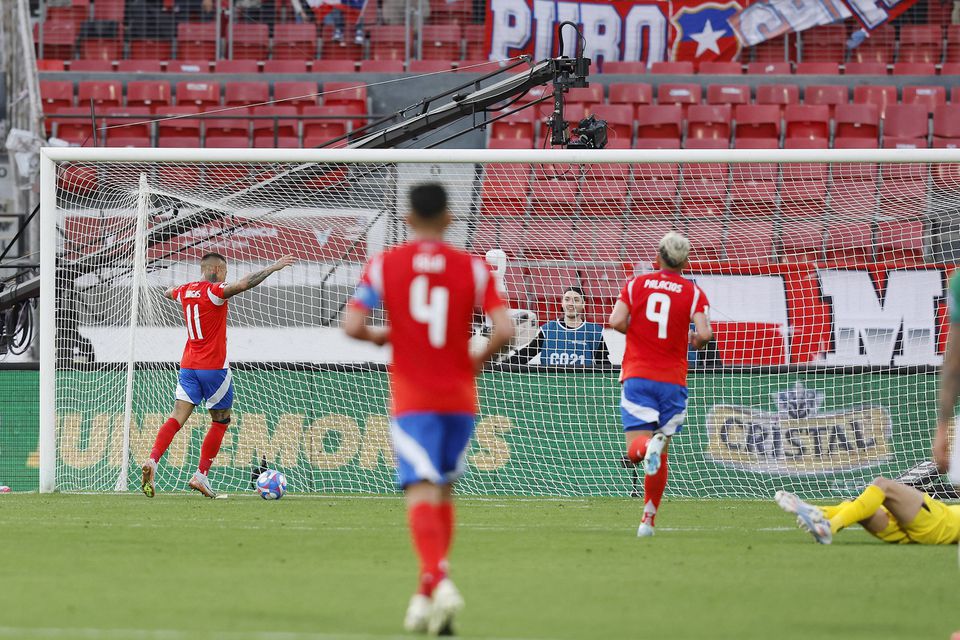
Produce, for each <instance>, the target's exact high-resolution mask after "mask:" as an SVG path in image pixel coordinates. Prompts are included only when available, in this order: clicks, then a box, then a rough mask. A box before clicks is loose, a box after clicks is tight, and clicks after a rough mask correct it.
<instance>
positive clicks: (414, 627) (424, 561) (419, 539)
mask: <svg viewBox="0 0 960 640" xmlns="http://www.w3.org/2000/svg"><path fill="white" fill-rule="evenodd" d="M410 207H411V213H410V214H409V216H408V217H407V224H408V225H409V226H410V228H411V229H412V230H413V236H414V238H413V240H412V241H410V242H408V243H406V244H403V245H400V246H398V247H395V248H393V249H391V250H389V251H386V252H384V253H383V254H381V255H379V256H376V257H375V258H373V259H372V260H370V262H369V263H368V264H367V266H366V269H365V270H364V274H363V277H362V278H361V280H360V284H359V285H358V286H357V291H356V293H355V294H354V297H353V300H352V301H351V303H350V306H349V307H348V309H347V313H346V318H345V320H344V330H345V331H346V333H347V335H349V336H350V337H352V338H356V339H358V340H366V341H369V342H372V343H374V344H377V345H383V344H386V343H387V342H389V343H390V344H391V345H392V346H393V357H392V362H391V363H390V367H389V372H390V390H391V400H392V402H391V405H392V406H391V410H390V413H391V417H392V420H391V425H390V432H391V437H392V440H393V448H394V451H395V452H396V458H397V472H398V473H397V475H398V481H399V484H400V486H401V487H402V488H403V490H404V493H405V494H406V499H407V511H408V518H409V522H410V530H411V533H412V536H413V542H414V547H415V548H416V551H417V554H418V555H419V557H420V586H419V589H418V590H417V593H415V594H414V596H413V597H412V598H411V600H410V606H409V608H408V609H407V615H406V618H405V620H404V626H405V627H406V629H407V630H408V631H415V632H424V631H428V632H430V633H432V634H446V633H450V632H451V629H452V621H453V617H454V615H455V614H456V613H457V612H458V611H459V610H460V609H461V608H462V607H463V599H462V598H461V596H460V593H459V592H458V591H457V588H456V587H455V586H454V584H453V582H451V580H450V579H449V578H447V575H446V574H447V553H448V551H449V549H450V541H451V539H452V537H453V521H454V517H453V501H452V497H453V485H454V483H455V482H456V480H457V479H458V478H459V477H460V476H461V475H462V474H463V472H464V471H465V468H466V455H467V447H468V446H469V444H470V437H471V435H472V433H473V426H474V422H475V420H476V413H477V391H476V375H477V373H478V372H479V371H480V369H481V368H482V367H483V363H484V362H486V361H487V360H488V359H489V358H490V357H491V356H492V355H494V354H495V353H497V352H498V351H499V350H500V349H501V348H503V347H504V346H506V344H507V343H508V342H509V341H510V339H511V337H512V336H513V324H512V322H511V320H510V317H509V315H508V313H507V308H506V306H505V304H504V302H503V300H502V299H501V298H500V294H499V293H497V288H496V285H495V282H494V278H493V276H492V274H491V272H490V270H489V268H488V267H487V265H486V264H485V263H484V262H483V260H482V259H480V258H477V257H474V256H471V255H469V254H467V253H465V252H463V251H461V250H459V249H457V248H455V247H452V246H450V245H448V244H446V243H445V242H444V241H443V235H444V231H445V230H446V228H447V226H449V224H450V222H451V215H450V212H449V210H448V209H447V194H446V191H445V190H444V188H443V187H442V186H441V185H438V184H422V185H419V186H417V187H414V188H413V189H412V190H411V191H410ZM381 305H382V306H383V308H384V309H385V310H386V312H387V316H388V318H389V322H390V324H389V327H371V326H368V325H367V318H368V317H369V316H370V314H371V313H372V311H373V310H374V309H376V308H378V307H380V306H381ZM477 307H481V308H482V309H483V311H484V312H485V313H486V314H487V315H488V316H489V317H490V319H491V320H492V322H493V332H492V335H491V337H490V341H489V342H488V344H487V345H486V347H484V349H483V350H482V351H481V352H479V353H475V354H474V355H471V353H470V351H469V349H468V342H469V339H470V335H471V328H472V322H473V312H474V309H476V308H477Z"/></svg>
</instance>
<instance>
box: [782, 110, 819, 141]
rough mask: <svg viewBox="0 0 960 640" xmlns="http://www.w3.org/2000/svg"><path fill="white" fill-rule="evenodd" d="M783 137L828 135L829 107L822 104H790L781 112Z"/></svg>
mask: <svg viewBox="0 0 960 640" xmlns="http://www.w3.org/2000/svg"><path fill="white" fill-rule="evenodd" d="M783 120H784V128H785V137H787V138H822V139H824V140H826V139H828V138H829V137H830V107H829V106H827V105H823V104H791V105H787V107H786V109H785V110H784V113H783Z"/></svg>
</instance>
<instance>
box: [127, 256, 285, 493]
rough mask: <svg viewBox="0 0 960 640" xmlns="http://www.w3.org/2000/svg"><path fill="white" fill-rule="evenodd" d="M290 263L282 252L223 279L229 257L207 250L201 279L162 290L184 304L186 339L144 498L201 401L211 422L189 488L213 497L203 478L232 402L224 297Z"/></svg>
mask: <svg viewBox="0 0 960 640" xmlns="http://www.w3.org/2000/svg"><path fill="white" fill-rule="evenodd" d="M294 262H295V258H293V256H285V257H283V258H281V259H280V260H278V261H277V262H276V263H274V264H273V265H271V266H269V267H267V268H266V269H263V270H262V271H257V272H256V273H251V274H249V275H247V276H245V277H243V278H241V279H240V280H239V281H237V282H235V283H232V284H227V283H226V282H225V280H226V278H227V259H226V258H224V257H223V256H222V255H220V254H219V253H208V254H206V255H205V256H203V258H202V259H201V260H200V273H201V275H202V277H203V279H202V280H199V281H197V282H188V283H187V284H183V285H180V286H179V287H171V288H169V289H167V290H166V291H165V292H164V295H165V296H166V297H167V298H170V299H171V300H176V301H177V302H179V303H180V305H181V306H182V307H183V318H184V320H185V321H186V325H187V344H186V345H185V346H184V348H183V358H182V359H181V360H180V375H179V378H178V380H177V394H176V401H175V402H174V405H173V415H171V416H170V418H169V419H168V420H167V421H166V422H165V423H163V426H162V427H160V431H159V432H158V433H157V439H156V441H155V442H154V444H153V450H152V451H151V452H150V457H149V458H148V459H147V461H146V462H144V464H143V480H142V482H141V485H140V486H141V489H142V490H143V493H144V494H146V496H147V497H148V498H152V497H153V496H154V495H156V487H155V482H154V481H155V479H156V476H157V463H158V462H160V458H161V457H162V456H163V454H164V453H165V452H166V450H167V447H169V446H170V442H171V441H173V437H174V436H175V435H177V432H178V431H180V428H181V427H182V426H183V424H184V423H185V422H186V421H187V418H189V417H190V414H191V413H193V409H194V407H196V406H197V405H199V404H200V403H201V402H204V401H205V402H206V405H207V410H208V411H209V412H210V420H211V424H210V429H209V430H208V431H207V435H206V437H204V439H203V445H202V446H201V448H200V465H199V467H198V468H197V472H196V473H195V474H194V475H193V477H192V478H191V479H190V488H191V489H195V490H197V491H199V492H200V493H202V494H203V495H205V496H207V497H208V498H216V497H217V494H216V493H215V492H214V491H213V488H212V487H211V486H210V481H209V480H208V479H207V471H209V470H210V465H211V464H213V459H214V458H215V457H216V456H217V453H218V452H219V451H220V443H221V442H222V441H223V434H224V433H225V432H226V431H227V425H228V424H230V407H231V406H233V375H232V374H231V373H230V364H229V362H228V361H227V300H228V299H230V298H232V297H233V296H235V295H237V294H238V293H243V292H244V291H248V290H250V289H253V288H254V287H255V286H257V285H258V284H260V283H261V282H263V281H264V280H266V279H267V277H268V276H269V275H270V274H271V273H276V272H277V271H280V270H281V269H283V268H284V267H288V266H290V265H291V264H293V263H294Z"/></svg>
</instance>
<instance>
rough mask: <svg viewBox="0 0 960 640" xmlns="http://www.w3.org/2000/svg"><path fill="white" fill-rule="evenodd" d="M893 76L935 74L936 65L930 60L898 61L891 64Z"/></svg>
mask: <svg viewBox="0 0 960 640" xmlns="http://www.w3.org/2000/svg"><path fill="white" fill-rule="evenodd" d="M893 75H895V76H935V75H937V66H936V65H935V64H933V63H932V62H898V63H896V64H895V65H893Z"/></svg>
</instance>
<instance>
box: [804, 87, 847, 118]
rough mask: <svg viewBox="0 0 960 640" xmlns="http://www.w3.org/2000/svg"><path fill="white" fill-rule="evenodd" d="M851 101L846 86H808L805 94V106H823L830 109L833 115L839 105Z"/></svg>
mask: <svg viewBox="0 0 960 640" xmlns="http://www.w3.org/2000/svg"><path fill="white" fill-rule="evenodd" d="M849 101H850V96H849V93H848V89H847V87H846V86H844V85H836V84H827V85H807V88H806V89H804V92H803V102H804V104H822V105H826V106H827V107H829V108H830V114H831V115H832V114H833V113H834V111H835V110H836V107H837V105H838V104H847V103H848V102H849Z"/></svg>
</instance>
